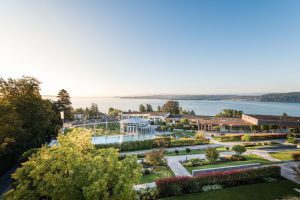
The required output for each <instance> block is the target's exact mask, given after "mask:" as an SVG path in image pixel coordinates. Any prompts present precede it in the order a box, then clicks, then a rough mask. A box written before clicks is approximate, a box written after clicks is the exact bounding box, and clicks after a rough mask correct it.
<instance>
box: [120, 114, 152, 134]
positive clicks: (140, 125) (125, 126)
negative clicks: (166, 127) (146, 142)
mask: <svg viewBox="0 0 300 200" xmlns="http://www.w3.org/2000/svg"><path fill="white" fill-rule="evenodd" d="M120 128H121V131H122V132H125V133H151V132H153V131H154V128H153V127H152V126H151V125H150V123H149V121H148V120H146V119H143V118H139V117H134V118H129V119H123V120H121V121H120Z"/></svg>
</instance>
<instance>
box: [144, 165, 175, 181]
mask: <svg viewBox="0 0 300 200" xmlns="http://www.w3.org/2000/svg"><path fill="white" fill-rule="evenodd" d="M172 176H174V174H173V172H172V171H171V170H170V169H169V168H168V167H165V166H160V167H157V168H156V169H155V170H154V171H153V172H152V173H151V174H149V175H144V176H142V178H141V181H140V184H143V183H151V182H154V181H156V180H157V179H160V178H167V177H172Z"/></svg>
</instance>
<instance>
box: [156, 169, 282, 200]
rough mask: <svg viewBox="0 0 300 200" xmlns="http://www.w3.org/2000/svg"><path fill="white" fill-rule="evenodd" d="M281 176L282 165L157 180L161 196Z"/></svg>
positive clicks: (232, 185)
mask: <svg viewBox="0 0 300 200" xmlns="http://www.w3.org/2000/svg"><path fill="white" fill-rule="evenodd" d="M266 177H272V178H280V167H278V166H269V167H262V168H255V169H241V170H231V171H225V172H213V173H207V174H202V175H201V176H195V177H173V178H166V179H159V180H158V181H156V185H157V189H158V193H159V197H160V198H163V197H169V196H177V195H182V194H188V193H192V192H201V190H202V187H203V186H205V185H215V184H218V185H221V186H222V187H235V186H239V185H246V184H253V183H260V182H264V180H263V178H266Z"/></svg>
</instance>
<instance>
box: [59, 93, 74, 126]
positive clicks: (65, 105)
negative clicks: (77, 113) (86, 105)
mask: <svg viewBox="0 0 300 200" xmlns="http://www.w3.org/2000/svg"><path fill="white" fill-rule="evenodd" d="M56 105H57V107H58V109H59V111H63V112H64V115H65V120H72V119H73V116H72V110H73V108H72V103H71V97H70V95H69V93H68V92H67V91H66V90H65V89H62V90H60V91H59V93H58V95H57V101H56Z"/></svg>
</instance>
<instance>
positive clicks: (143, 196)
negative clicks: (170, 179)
mask: <svg viewBox="0 0 300 200" xmlns="http://www.w3.org/2000/svg"><path fill="white" fill-rule="evenodd" d="M136 194H137V198H136V200H155V199H157V195H158V191H157V189H156V188H145V189H140V190H137V191H136Z"/></svg>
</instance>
